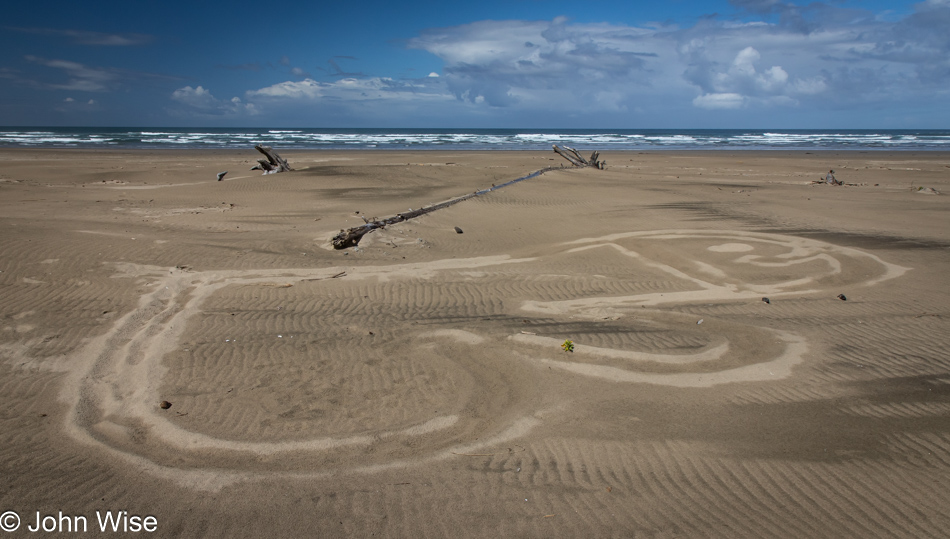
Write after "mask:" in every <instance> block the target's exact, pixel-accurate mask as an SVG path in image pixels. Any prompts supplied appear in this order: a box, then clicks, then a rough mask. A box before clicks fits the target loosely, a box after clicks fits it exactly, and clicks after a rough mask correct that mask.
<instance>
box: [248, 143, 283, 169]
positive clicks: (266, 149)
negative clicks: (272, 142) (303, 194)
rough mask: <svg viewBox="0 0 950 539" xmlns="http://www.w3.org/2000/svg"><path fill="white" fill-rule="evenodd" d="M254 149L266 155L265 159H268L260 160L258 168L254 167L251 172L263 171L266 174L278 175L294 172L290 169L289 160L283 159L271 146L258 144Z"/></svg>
mask: <svg viewBox="0 0 950 539" xmlns="http://www.w3.org/2000/svg"><path fill="white" fill-rule="evenodd" d="M254 149H255V150H257V151H259V152H261V153H262V154H264V157H266V158H267V159H258V160H257V166H255V167H252V168H251V170H263V171H264V174H276V173H278V172H285V171H288V170H293V169H292V168H290V165H289V164H287V160H286V159H284V158H283V157H281V156H280V155H279V154H278V153H277V152H275V151H274V149H273V148H271V147H270V146H264V145H262V144H258V145H257V146H254Z"/></svg>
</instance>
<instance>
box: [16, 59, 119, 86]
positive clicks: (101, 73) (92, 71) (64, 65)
mask: <svg viewBox="0 0 950 539" xmlns="http://www.w3.org/2000/svg"><path fill="white" fill-rule="evenodd" d="M25 58H26V60H27V61H29V62H32V63H34V64H40V65H43V66H46V67H50V68H53V69H58V70H61V71H63V72H64V73H65V74H66V76H67V77H68V79H69V80H68V81H67V82H65V83H60V84H46V86H47V87H49V88H53V89H57V90H75V91H81V92H104V91H107V90H109V89H110V87H111V86H112V85H113V84H114V83H115V82H117V81H118V80H119V78H120V77H119V74H118V73H117V72H115V71H113V70H108V69H102V68H95V67H89V66H86V65H84V64H81V63H79V62H71V61H68V60H47V59H45V58H40V57H38V56H33V55H27V56H26V57H25Z"/></svg>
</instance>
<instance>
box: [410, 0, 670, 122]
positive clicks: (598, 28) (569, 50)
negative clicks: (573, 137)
mask: <svg viewBox="0 0 950 539" xmlns="http://www.w3.org/2000/svg"><path fill="white" fill-rule="evenodd" d="M650 35H653V36H656V35H657V34H656V33H655V32H653V31H649V30H643V29H638V28H632V27H625V26H616V25H609V24H570V23H569V22H568V21H567V19H564V18H557V19H554V20H553V21H480V22H475V23H472V24H467V25H463V26H456V27H452V28H442V29H432V30H427V31H425V32H423V33H422V35H420V36H419V37H417V38H415V39H413V40H411V41H410V42H409V47H410V48H414V49H422V50H425V51H428V52H430V53H432V54H435V55H437V56H438V57H440V58H441V59H442V60H443V62H444V63H445V67H444V69H443V76H444V78H445V79H446V80H447V84H448V88H449V89H450V91H452V92H453V94H455V95H456V97H458V98H459V99H462V100H466V101H469V102H473V103H474V102H479V103H481V102H484V103H486V104H488V105H490V106H495V107H507V106H511V105H514V104H518V105H520V106H526V107H532V106H537V105H538V104H539V103H540V100H541V99H545V100H550V99H557V101H558V102H562V101H567V100H570V99H575V98H578V97H581V98H584V99H589V100H601V101H602V102H611V103H612V106H616V105H617V103H616V102H615V100H614V99H609V98H606V99H605V97H606V96H607V95H615V92H614V90H615V89H616V88H615V87H616V86H617V85H625V84H631V83H632V84H647V83H648V78H649V73H648V71H647V69H646V68H647V63H648V60H655V59H657V58H659V57H660V56H661V54H662V51H663V47H664V45H665V42H664V41H665V40H664V39H662V38H660V39H653V40H650V39H648V37H649V36H650ZM601 90H603V91H601ZM555 104H558V103H555Z"/></svg>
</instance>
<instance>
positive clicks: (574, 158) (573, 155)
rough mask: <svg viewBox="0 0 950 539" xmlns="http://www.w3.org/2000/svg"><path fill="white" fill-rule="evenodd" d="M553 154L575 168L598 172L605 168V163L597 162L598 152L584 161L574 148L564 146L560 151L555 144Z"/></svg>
mask: <svg viewBox="0 0 950 539" xmlns="http://www.w3.org/2000/svg"><path fill="white" fill-rule="evenodd" d="M554 152H555V153H557V154H558V155H560V156H561V157H563V158H564V159H567V160H568V161H569V162H570V163H571V165H573V166H575V167H594V168H598V169H600V170H604V169H605V168H607V162H606V161H600V160H599V158H600V153H599V152H594V153H592V154H590V159H585V158H584V156H582V155H581V154H580V152H578V151H577V150H575V149H574V148H570V147H568V146H565V147H564V149H561V148H559V147H558V145H557V144H555V145H554Z"/></svg>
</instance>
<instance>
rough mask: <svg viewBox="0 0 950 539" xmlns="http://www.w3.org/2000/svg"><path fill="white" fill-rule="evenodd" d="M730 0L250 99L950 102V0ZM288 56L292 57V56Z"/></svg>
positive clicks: (713, 107) (328, 108)
mask: <svg viewBox="0 0 950 539" xmlns="http://www.w3.org/2000/svg"><path fill="white" fill-rule="evenodd" d="M732 3H733V4H734V5H735V6H736V7H738V8H739V9H740V10H741V13H742V18H741V19H734V20H729V19H724V18H722V17H720V16H715V15H712V16H709V17H705V18H702V19H700V20H699V22H697V23H696V24H695V25H693V26H690V27H674V26H665V25H662V24H656V25H649V26H642V27H638V26H629V25H621V24H608V23H599V24H595V23H574V22H572V21H570V20H568V19H566V18H563V17H560V18H556V19H553V20H547V21H523V20H507V21H477V22H473V23H470V24H465V25H460V26H453V27H447V28H433V29H428V30H425V31H423V32H421V33H420V34H419V35H418V36H417V37H415V38H413V39H410V40H409V41H408V42H407V46H408V48H410V49H415V50H422V51H426V52H428V53H431V54H432V55H434V56H436V57H438V58H439V59H440V60H441V61H442V68H441V69H440V71H439V72H432V73H429V75H427V76H424V77H421V78H418V79H392V78H386V77H372V76H368V75H366V74H364V73H361V72H353V71H347V70H344V69H343V67H341V66H340V65H339V64H340V63H344V62H342V61H341V62H340V63H338V62H337V60H341V59H346V60H355V58H351V57H343V56H337V57H333V58H331V59H329V60H327V62H326V65H327V67H326V68H321V67H317V69H320V70H321V71H323V73H324V75H325V76H326V77H327V78H332V79H336V80H332V81H330V82H325V81H320V80H316V79H315V78H314V77H311V76H310V75H309V74H308V73H306V72H305V71H303V70H300V69H296V68H294V69H293V70H291V73H290V74H289V77H295V79H294V80H288V81H285V82H280V83H277V84H272V85H270V86H267V87H263V88H259V89H253V90H250V91H246V92H245V93H244V94H243V98H244V101H242V102H241V103H240V105H241V106H243V107H245V108H246V107H254V110H256V111H259V112H262V113H265V112H264V111H266V114H268V115H269V116H270V115H271V114H272V113H274V112H277V111H284V112H285V113H286V114H287V117H293V118H297V117H299V115H300V114H302V113H306V114H309V117H311V118H321V120H324V119H326V118H334V117H339V118H356V117H359V118H366V119H368V120H367V121H372V120H374V119H382V118H385V117H393V118H397V117H403V118H406V117H412V118H418V117H419V115H425V114H428V115H429V117H432V118H440V119H441V120H440V121H441V123H443V124H444V122H445V120H444V119H445V118H460V117H464V118H468V119H471V118H477V119H479V120H481V119H485V118H488V119H495V120H497V119H505V120H507V119H511V118H514V117H515V115H521V118H529V117H530V118H549V119H550V118H556V121H557V122H558V123H561V122H562V121H563V122H564V123H575V124H581V123H584V121H585V120H587V121H597V120H601V121H603V120H607V121H608V122H610V121H614V122H618V123H619V122H622V121H623V122H627V123H628V124H629V121H630V120H631V119H636V118H638V117H645V116H643V115H648V114H652V116H651V118H652V121H653V122H654V123H663V122H664V121H665V120H666V119H667V118H669V117H671V116H672V115H674V114H675V115H678V117H679V118H681V119H682V118H691V116H690V115H696V113H697V112H698V113H702V112H703V111H719V113H717V115H716V117H717V118H721V117H722V116H721V112H723V111H725V112H729V113H731V114H733V115H735V116H734V117H740V116H739V115H741V114H745V115H746V116H745V117H746V118H759V116H750V114H760V113H762V112H766V111H773V110H778V111H781V110H788V109H794V108H800V109H801V110H807V111H822V110H857V109H862V108H865V109H866V108H867V107H869V106H873V107H876V108H878V107H879V106H880V105H881V104H886V103H890V104H895V103H896V104H898V105H900V106H906V107H910V106H917V107H919V106H920V105H919V104H920V103H931V104H934V103H936V104H938V106H937V108H938V109H941V110H946V109H947V105H946V100H947V98H948V97H950V90H948V88H950V33H948V32H946V28H948V27H950V0H926V1H925V2H923V3H920V4H916V5H915V8H914V9H915V11H914V12H913V13H911V14H910V15H907V16H904V17H902V18H900V19H899V20H888V19H889V17H879V16H878V15H879V14H876V13H873V12H870V11H861V10H855V9H845V8H842V7H837V5H832V4H824V3H821V2H813V3H810V4H807V5H805V6H797V5H795V4H792V3H789V2H783V1H782V0H732ZM890 18H892V17H890ZM281 64H283V65H285V66H290V60H289V58H287V57H285V58H283V59H282V61H281ZM76 78H77V79H79V77H76ZM83 80H86V81H94V78H93V77H91V76H90V77H85V78H83ZM176 94H178V95H176V96H174V97H173V99H175V100H176V101H178V102H180V103H182V104H185V103H187V104H188V105H189V106H191V107H192V108H195V109H201V110H208V111H214V110H216V111H219V113H220V111H229V110H230V111H237V110H239V107H236V104H235V103H232V102H229V101H225V102H222V101H219V100H217V99H214V98H213V96H211V95H210V93H208V92H207V91H206V90H204V89H203V88H202V87H200V86H199V87H197V88H191V87H185V88H182V89H180V90H179V91H177V92H176ZM229 107H230V108H229ZM671 111H672V112H671ZM554 112H556V114H552V113H554ZM347 114H348V115H349V116H347ZM792 114H793V113H791V112H789V113H787V115H786V116H785V117H786V118H794V117H795V116H793V115H792ZM819 114H820V113H819ZM334 115H337V116H334ZM400 115H402V116H400ZM465 115H467V116H465ZM814 117H821V116H814ZM814 117H813V118H814ZM618 119H619V120H618ZM326 121H331V120H326ZM463 121H466V120H463ZM486 121H487V120H486ZM492 123H493V124H494V125H498V122H497V121H494V122H492ZM374 125H378V124H374ZM588 125H590V124H588ZM667 125H669V124H667Z"/></svg>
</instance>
